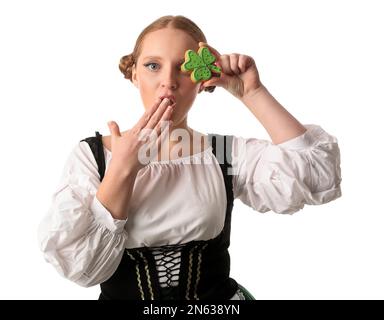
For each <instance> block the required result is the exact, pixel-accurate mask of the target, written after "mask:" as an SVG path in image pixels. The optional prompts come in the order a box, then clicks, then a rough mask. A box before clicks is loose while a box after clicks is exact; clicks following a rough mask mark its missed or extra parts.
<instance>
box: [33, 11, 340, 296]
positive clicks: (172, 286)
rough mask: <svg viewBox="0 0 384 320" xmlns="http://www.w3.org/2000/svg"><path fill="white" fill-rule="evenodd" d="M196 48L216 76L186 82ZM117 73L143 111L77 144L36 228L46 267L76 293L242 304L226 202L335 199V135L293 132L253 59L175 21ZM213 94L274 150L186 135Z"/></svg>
mask: <svg viewBox="0 0 384 320" xmlns="http://www.w3.org/2000/svg"><path fill="white" fill-rule="evenodd" d="M200 46H205V47H207V48H209V49H210V51H211V52H212V53H213V54H214V55H215V56H216V59H217V65H218V66H219V67H220V68H221V70H222V72H221V75H220V76H219V77H213V78H212V79H210V80H208V81H205V82H204V81H203V82H198V83H194V82H192V81H191V78H190V76H189V74H186V73H185V72H182V71H181V69H180V67H181V64H182V63H183V61H184V53H185V51H186V50H188V49H192V50H195V51H197V50H198V49H199V47H200ZM119 67H120V70H121V71H122V72H123V74H124V76H125V78H127V79H129V80H130V81H132V83H133V84H134V85H135V86H136V87H137V88H138V89H139V92H140V95H141V98H142V101H143V106H144V109H145V112H144V113H143V115H142V117H141V118H140V119H139V120H138V122H137V123H136V124H135V125H134V126H133V128H130V129H129V130H126V131H123V132H121V131H120V128H119V125H118V124H117V122H115V121H111V122H110V123H109V124H108V125H109V130H110V133H111V135H110V136H104V137H102V136H101V135H100V134H99V133H98V132H96V136H95V137H88V138H86V139H83V140H81V141H80V142H79V143H78V144H76V145H75V146H74V148H73V150H72V152H71V154H70V156H69V158H68V159H67V162H66V165H65V168H64V171H63V175H62V178H61V182H60V185H59V186H58V188H57V190H56V191H55V193H54V194H53V197H52V205H51V207H50V210H49V212H48V213H47V215H46V217H45V218H44V220H43V221H42V222H41V225H40V228H39V242H40V247H41V249H42V251H43V252H44V256H45V259H46V260H47V261H48V262H50V263H51V264H52V265H53V266H54V267H55V268H56V269H57V270H58V272H59V273H60V274H61V275H62V276H64V277H66V278H68V279H70V280H72V281H74V282H76V283H78V284H79V285H81V286H86V287H88V286H93V285H97V284H100V286H101V294H100V299H160V300H161V299H210V298H216V299H247V298H248V299H251V298H252V297H251V296H249V295H248V294H247V292H246V290H245V289H244V288H243V287H242V286H241V285H240V284H238V283H237V282H236V281H235V280H234V279H232V278H230V277H229V271H230V257H229V253H228V247H229V243H230V222H231V212H232V207H233V201H234V199H236V198H238V199H240V200H241V201H242V202H243V203H245V204H246V205H248V206H250V207H251V208H253V209H255V210H257V211H259V212H266V211H269V210H272V211H274V212H277V213H293V212H296V211H298V210H300V209H302V208H303V206H304V204H316V205H318V204H323V203H326V202H329V201H331V200H334V199H336V198H338V197H339V196H341V190H340V182H341V174H340V163H339V162H340V155H339V148H338V144H337V140H336V138H335V137H333V136H331V135H329V134H328V133H326V132H325V131H324V130H323V129H322V128H321V127H319V126H317V125H302V124H301V123H300V122H299V121H298V120H296V119H295V118H294V117H293V116H292V115H291V114H290V113H289V112H288V111H287V110H286V109H284V108H283V107H282V106H281V105H280V104H279V102H278V101H276V99H275V98H274V97H273V96H272V95H271V94H270V93H269V92H268V90H267V89H266V87H265V86H264V85H263V84H262V83H261V81H260V78H259V73H258V70H257V67H256V64H255V61H254V59H253V58H252V57H250V56H247V55H244V54H237V53H234V54H223V55H222V54H220V53H219V52H218V51H217V50H215V49H214V48H212V47H211V46H209V45H208V44H207V40H206V38H205V36H204V34H203V33H202V31H201V30H200V28H199V27H198V26H197V25H196V24H195V23H194V22H192V21H191V20H189V19H188V18H186V17H183V16H165V17H161V18H159V19H158V20H156V21H154V22H153V23H152V24H150V25H149V26H148V27H146V28H145V29H144V30H143V32H142V33H141V34H140V35H139V37H138V39H137V42H136V45H135V47H134V50H133V52H132V54H129V55H127V56H124V57H123V58H122V59H121V61H120V65H119ZM216 86H220V87H222V88H224V89H225V90H227V91H228V92H230V93H231V94H232V95H233V96H234V97H236V98H237V99H239V100H240V101H241V102H242V103H243V105H244V106H245V107H246V108H248V109H249V110H250V111H251V113H252V114H253V115H254V117H255V120H256V119H257V120H258V121H260V122H261V124H262V125H263V126H264V127H265V129H266V130H267V132H268V134H269V135H270V137H271V140H272V142H269V141H265V140H259V139H256V138H242V137H238V136H232V135H214V134H204V133H200V132H198V131H196V130H193V129H192V128H191V127H189V126H188V122H187V116H188V111H189V110H190V108H191V107H192V105H193V102H194V100H195V98H196V96H197V94H198V93H200V92H202V91H208V92H213V91H214V89H215V87H216ZM164 124H166V126H164ZM152 133H153V134H152ZM180 137H181V141H180V139H178V138H180ZM144 147H145V148H144ZM151 150H155V151H157V152H154V153H153V152H151ZM196 150H197V152H196ZM144 151H145V152H144ZM148 151H150V152H149V156H148ZM180 151H181V153H180Z"/></svg>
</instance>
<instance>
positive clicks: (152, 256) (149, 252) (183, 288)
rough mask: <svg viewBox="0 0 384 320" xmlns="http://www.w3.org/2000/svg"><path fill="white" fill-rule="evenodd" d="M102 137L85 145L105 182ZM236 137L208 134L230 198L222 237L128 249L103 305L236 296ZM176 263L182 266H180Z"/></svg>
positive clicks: (102, 296) (106, 286) (105, 291)
mask: <svg viewBox="0 0 384 320" xmlns="http://www.w3.org/2000/svg"><path fill="white" fill-rule="evenodd" d="M101 137H102V136H101V134H100V133H99V132H97V131H96V135H95V136H93V137H88V138H85V139H83V140H81V141H86V142H87V143H88V144H89V146H90V148H91V150H92V153H93V155H94V157H95V159H96V162H97V164H98V168H99V174H100V181H102V179H103V177H104V173H105V159H104V150H103V144H102V140H101ZM232 138H233V136H228V135H219V134H209V135H208V140H209V143H210V144H211V146H212V152H213V154H214V155H215V157H216V159H217V160H218V162H219V164H220V168H221V171H222V174H223V183H224V184H225V189H226V195H227V208H226V215H225V223H224V227H223V229H222V231H221V232H220V234H219V235H217V236H216V237H215V238H213V239H210V240H201V241H190V242H187V243H183V244H176V245H166V246H161V247H139V248H129V249H125V252H124V254H123V256H122V259H121V262H120V264H119V266H118V268H117V270H116V271H115V273H114V274H113V275H112V276H111V277H110V278H109V279H108V280H106V281H105V282H103V283H101V284H100V288H101V293H100V297H99V299H100V300H111V299H114V300H121V299H127V300H205V299H224V300H228V299H230V298H231V297H232V296H233V295H234V294H235V293H236V291H237V289H238V288H239V286H238V284H237V282H236V281H235V280H234V279H232V278H230V276H229V273H230V256H229V252H228V247H229V245H230V232H231V213H232V208H233V201H234V197H233V189H232V174H230V172H229V171H228V170H230V168H231V167H232V166H231V160H232V159H231V149H232ZM177 258H178V259H179V263H176V260H177ZM160 260H161V261H160ZM159 263H162V264H163V265H165V264H166V265H167V267H166V268H165V270H164V271H160V272H159V271H158V270H157V269H156V264H159ZM175 269H177V270H175ZM175 271H178V281H177V283H178V284H177V285H173V284H174V283H175V282H174V280H175V279H174V274H175ZM160 278H161V279H166V280H162V281H161V280H160Z"/></svg>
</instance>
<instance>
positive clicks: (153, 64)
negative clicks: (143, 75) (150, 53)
mask: <svg viewBox="0 0 384 320" xmlns="http://www.w3.org/2000/svg"><path fill="white" fill-rule="evenodd" d="M144 66H145V67H146V68H148V69H149V70H151V71H155V70H156V69H155V68H152V67H153V66H158V64H157V63H154V62H150V63H146V64H145V65H144Z"/></svg>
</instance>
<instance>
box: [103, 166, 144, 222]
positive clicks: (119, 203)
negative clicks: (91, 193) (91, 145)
mask: <svg viewBox="0 0 384 320" xmlns="http://www.w3.org/2000/svg"><path fill="white" fill-rule="evenodd" d="M119 168H120V166H118V165H117V164H115V163H113V160H111V163H110V165H109V167H108V170H107V171H106V173H105V176H104V178H103V181H102V182H101V184H100V186H99V189H98V190H97V193H96V197H97V199H98V200H99V201H100V202H101V203H102V204H103V206H104V207H105V208H106V209H107V210H108V211H109V212H110V213H111V215H112V217H113V218H114V219H119V220H125V219H126V218H127V215H128V212H127V210H128V204H129V201H130V199H131V196H132V190H133V186H134V182H135V179H136V176H137V171H135V170H131V171H123V170H120V169H119Z"/></svg>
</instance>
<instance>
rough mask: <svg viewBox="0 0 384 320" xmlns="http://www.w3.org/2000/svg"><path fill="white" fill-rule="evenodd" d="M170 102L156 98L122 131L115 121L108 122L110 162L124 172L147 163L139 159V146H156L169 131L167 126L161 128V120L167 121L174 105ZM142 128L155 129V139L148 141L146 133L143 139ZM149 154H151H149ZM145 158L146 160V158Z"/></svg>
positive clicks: (139, 167) (134, 169) (135, 169)
mask: <svg viewBox="0 0 384 320" xmlns="http://www.w3.org/2000/svg"><path fill="white" fill-rule="evenodd" d="M170 103H171V102H170V100H169V99H167V98H165V99H163V100H161V99H160V98H158V99H157V100H156V101H155V103H154V104H153V106H152V107H150V108H149V109H148V110H146V111H145V112H144V114H143V115H142V116H141V118H140V119H139V121H138V122H137V123H136V125H135V126H133V128H132V129H130V130H127V131H125V132H123V133H121V132H120V129H119V126H118V124H117V123H116V122H115V121H110V122H108V127H109V131H110V132H111V152H112V159H111V164H112V163H113V164H114V165H116V166H118V167H119V169H120V170H122V171H125V172H131V171H134V172H137V171H139V170H140V169H141V168H143V167H145V166H146V164H147V163H143V162H145V161H143V159H141V160H142V161H140V157H139V151H140V148H141V146H143V145H144V144H146V145H147V146H149V147H151V148H153V145H154V144H156V146H158V145H159V144H160V142H161V140H162V139H163V137H164V136H165V135H166V132H168V131H169V127H168V126H166V128H165V129H163V130H161V129H162V122H163V121H167V120H168V121H169V120H170V118H171V116H172V112H173V108H174V105H170ZM171 123H172V122H171ZM171 123H170V125H171ZM142 129H150V130H151V131H152V132H153V133H154V131H153V130H155V133H156V135H157V138H156V140H155V141H151V140H150V141H149V142H148V138H150V137H149V136H148V135H147V134H145V135H144V136H145V137H147V139H143V134H144V133H145V132H146V131H144V132H142V131H141V130H142ZM146 149H147V148H146ZM155 150H156V152H155V155H156V156H157V150H158V149H157V148H156V149H155ZM151 156H153V155H152V154H151ZM145 160H147V162H148V159H145Z"/></svg>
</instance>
